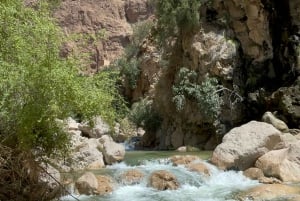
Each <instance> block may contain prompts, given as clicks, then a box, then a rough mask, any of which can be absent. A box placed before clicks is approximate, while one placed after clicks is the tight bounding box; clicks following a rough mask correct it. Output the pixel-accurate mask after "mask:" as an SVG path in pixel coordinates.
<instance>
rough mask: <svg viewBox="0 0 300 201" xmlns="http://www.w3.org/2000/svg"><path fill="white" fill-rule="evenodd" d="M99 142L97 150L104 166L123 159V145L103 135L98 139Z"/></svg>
mask: <svg viewBox="0 0 300 201" xmlns="http://www.w3.org/2000/svg"><path fill="white" fill-rule="evenodd" d="M99 142H100V146H99V148H100V150H101V151H102V153H103V155H104V160H105V163H106V164H109V165H111V164H113V163H116V162H120V161H122V160H123V159H124V156H125V147H124V145H121V144H118V143H116V142H114V141H113V139H112V137H111V136H109V135H104V136H102V137H101V138H100V139H99Z"/></svg>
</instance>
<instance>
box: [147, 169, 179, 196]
mask: <svg viewBox="0 0 300 201" xmlns="http://www.w3.org/2000/svg"><path fill="white" fill-rule="evenodd" d="M149 186H151V187H153V188H155V189H157V190H161V191H163V190H176V189H177V188H178V187H179V183H178V181H177V179H176V177H175V176H174V175H173V174H172V173H170V172H168V171H166V170H158V171H155V172H153V173H152V174H151V175H150V179H149Z"/></svg>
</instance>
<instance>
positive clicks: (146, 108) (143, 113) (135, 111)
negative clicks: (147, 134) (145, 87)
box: [129, 99, 162, 131]
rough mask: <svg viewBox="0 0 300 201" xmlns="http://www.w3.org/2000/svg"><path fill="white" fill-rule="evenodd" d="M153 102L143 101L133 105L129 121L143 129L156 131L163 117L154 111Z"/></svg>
mask: <svg viewBox="0 0 300 201" xmlns="http://www.w3.org/2000/svg"><path fill="white" fill-rule="evenodd" d="M152 103H153V102H152V101H150V100H147V99H143V100H141V101H139V102H136V103H134V104H133V105H132V109H131V111H130V114H129V119H130V120H131V121H132V122H133V123H135V124H136V125H137V126H140V127H143V128H145V129H146V130H148V131H156V130H157V129H158V128H159V127H160V124H161V121H162V120H161V117H160V116H159V114H158V113H157V112H156V111H155V110H154V109H153V106H152Z"/></svg>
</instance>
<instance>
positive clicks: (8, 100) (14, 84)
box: [0, 0, 124, 155]
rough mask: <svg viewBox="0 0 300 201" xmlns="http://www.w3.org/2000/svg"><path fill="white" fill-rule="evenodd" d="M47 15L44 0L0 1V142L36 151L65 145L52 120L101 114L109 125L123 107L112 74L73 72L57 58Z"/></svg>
mask: <svg viewBox="0 0 300 201" xmlns="http://www.w3.org/2000/svg"><path fill="white" fill-rule="evenodd" d="M49 16H50V15H49V13H48V9H47V3H45V2H44V1H41V3H39V4H38V7H37V8H35V9H32V8H29V7H24V6H23V3H22V1H19V0H9V1H8V0H6V1H2V3H1V4H0V41H1V44H0V94H1V96H0V122H1V124H0V141H1V143H4V144H5V145H7V146H10V147H12V148H15V149H20V150H22V151H24V152H29V151H30V150H33V149H34V150H35V152H36V153H38V154H41V155H51V154H58V153H64V150H65V149H66V148H67V144H68V137H67V135H66V134H65V133H64V132H63V130H62V128H61V125H59V124H58V123H57V119H64V118H66V117H68V116H71V115H72V114H80V115H81V116H82V118H83V119H89V118H91V117H92V116H94V115H101V116H102V117H103V118H104V119H105V120H106V121H107V122H109V123H112V122H113V121H114V120H115V119H116V118H117V117H118V113H117V109H120V107H122V108H123V107H124V104H123V102H122V100H121V99H120V97H119V96H118V93H117V90H116V88H115V80H114V74H115V75H116V73H114V72H108V71H105V72H102V73H100V74H98V75H96V76H94V77H85V76H79V75H78V72H77V70H76V69H75V68H74V65H75V62H72V61H68V60H63V59H62V58H60V57H59V47H60V45H61V42H62V40H61V39H62V38H63V37H62V33H61V32H60V31H59V28H58V27H57V26H56V24H55V23H54V22H53V21H52V20H51V18H50V17H49ZM116 108H117V109H116Z"/></svg>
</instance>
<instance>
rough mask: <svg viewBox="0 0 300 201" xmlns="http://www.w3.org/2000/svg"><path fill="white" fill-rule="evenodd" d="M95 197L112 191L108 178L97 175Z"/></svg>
mask: <svg viewBox="0 0 300 201" xmlns="http://www.w3.org/2000/svg"><path fill="white" fill-rule="evenodd" d="M96 178H97V183H98V187H97V195H105V194H108V193H111V192H112V191H113V180H112V178H111V177H109V176H103V175H97V176H96Z"/></svg>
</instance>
